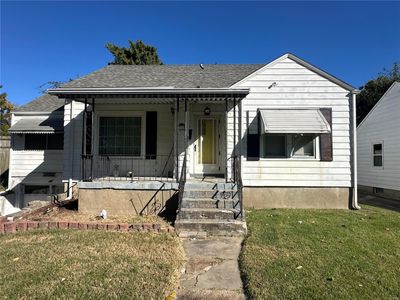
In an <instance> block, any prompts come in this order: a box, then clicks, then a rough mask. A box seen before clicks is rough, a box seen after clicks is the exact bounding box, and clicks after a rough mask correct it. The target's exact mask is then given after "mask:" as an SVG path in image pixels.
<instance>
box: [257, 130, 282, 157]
mask: <svg viewBox="0 0 400 300" xmlns="http://www.w3.org/2000/svg"><path fill="white" fill-rule="evenodd" d="M262 145H263V157H272V158H273V157H286V156H287V155H286V148H287V145H286V135H278V134H264V136H263V144H262Z"/></svg>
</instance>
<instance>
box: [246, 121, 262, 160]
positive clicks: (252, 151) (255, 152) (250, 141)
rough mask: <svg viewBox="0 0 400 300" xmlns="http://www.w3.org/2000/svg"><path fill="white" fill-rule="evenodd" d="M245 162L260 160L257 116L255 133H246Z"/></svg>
mask: <svg viewBox="0 0 400 300" xmlns="http://www.w3.org/2000/svg"><path fill="white" fill-rule="evenodd" d="M247 160H252V161H255V160H260V118H259V115H257V133H256V134H254V133H247Z"/></svg>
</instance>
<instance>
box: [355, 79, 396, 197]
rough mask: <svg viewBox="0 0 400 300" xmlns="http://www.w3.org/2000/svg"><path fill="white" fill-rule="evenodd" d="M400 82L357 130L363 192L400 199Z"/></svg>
mask: <svg viewBox="0 0 400 300" xmlns="http://www.w3.org/2000/svg"><path fill="white" fill-rule="evenodd" d="M399 132H400V82H394V83H393V84H392V86H391V87H390V88H389V89H388V90H387V91H386V93H385V94H384V95H383V96H382V98H381V99H380V100H379V101H378V102H377V103H376V104H375V106H374V107H373V108H372V110H371V111H370V112H369V113H368V115H367V116H366V117H365V119H364V120H363V121H362V122H361V123H360V125H358V128H357V146H358V170H359V172H358V174H359V175H358V178H359V181H358V184H359V190H362V191H364V192H367V193H370V194H377V195H380V196H385V197H389V198H393V199H398V200H400V156H399V149H400V134H399Z"/></svg>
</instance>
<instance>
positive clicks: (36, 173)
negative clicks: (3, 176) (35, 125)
mask: <svg viewBox="0 0 400 300" xmlns="http://www.w3.org/2000/svg"><path fill="white" fill-rule="evenodd" d="M37 117H38V115H24V114H17V115H15V114H14V115H13V116H12V120H11V124H12V125H13V124H15V123H16V122H17V121H18V120H20V119H21V118H24V119H27V118H37ZM42 117H43V119H46V118H49V115H46V114H43V115H42ZM50 117H51V118H62V115H59V114H58V113H52V115H51V116H50ZM24 147H25V135H23V134H12V135H11V149H10V169H9V184H8V188H9V189H10V190H13V191H14V192H15V202H14V203H13V204H14V205H15V206H17V207H21V208H22V207H24V206H26V205H27V204H28V203H29V202H30V201H33V200H46V201H47V200H50V198H49V195H41V194H24V186H25V185H40V186H54V185H62V174H63V164H62V159H63V150H24ZM43 173H55V176H54V177H53V176H51V177H50V176H43V175H44V174H43Z"/></svg>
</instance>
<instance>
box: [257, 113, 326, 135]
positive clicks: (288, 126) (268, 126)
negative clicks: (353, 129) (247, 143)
mask: <svg viewBox="0 0 400 300" xmlns="http://www.w3.org/2000/svg"><path fill="white" fill-rule="evenodd" d="M259 112H260V115H261V130H262V133H329V132H331V127H330V125H329V123H328V121H327V120H326V119H325V117H324V116H323V115H322V113H321V112H320V110H319V109H260V110H259Z"/></svg>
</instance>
